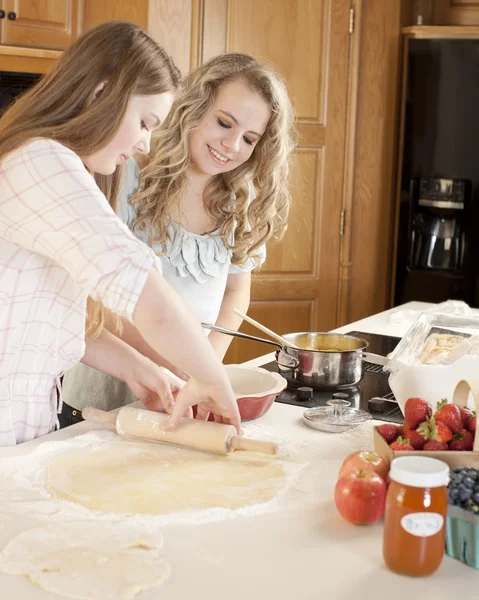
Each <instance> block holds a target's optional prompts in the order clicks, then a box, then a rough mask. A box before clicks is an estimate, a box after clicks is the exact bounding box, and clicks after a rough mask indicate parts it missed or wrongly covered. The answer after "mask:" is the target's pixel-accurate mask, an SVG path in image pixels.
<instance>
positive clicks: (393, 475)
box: [389, 456, 449, 488]
mask: <svg viewBox="0 0 479 600" xmlns="http://www.w3.org/2000/svg"><path fill="white" fill-rule="evenodd" d="M389 478H390V479H392V480H393V481H397V482H398V483H402V484H403V485H410V486H412V487H419V488H434V487H442V486H446V485H447V484H448V483H449V466H448V465H447V464H446V463H445V462H443V461H442V460H437V458H429V457H427V456H401V457H400V458H395V459H394V460H393V461H392V462H391V469H390V471H389Z"/></svg>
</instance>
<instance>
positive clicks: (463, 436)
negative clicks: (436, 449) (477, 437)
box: [449, 429, 474, 450]
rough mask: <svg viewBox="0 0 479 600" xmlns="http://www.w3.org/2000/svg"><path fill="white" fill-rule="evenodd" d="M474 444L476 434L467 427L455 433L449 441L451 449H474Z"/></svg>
mask: <svg viewBox="0 0 479 600" xmlns="http://www.w3.org/2000/svg"><path fill="white" fill-rule="evenodd" d="M473 445H474V436H473V435H472V433H471V432H470V431H467V429H462V430H461V431H460V432H459V433H455V434H454V435H453V437H452V440H451V441H450V442H449V450H472V447H473Z"/></svg>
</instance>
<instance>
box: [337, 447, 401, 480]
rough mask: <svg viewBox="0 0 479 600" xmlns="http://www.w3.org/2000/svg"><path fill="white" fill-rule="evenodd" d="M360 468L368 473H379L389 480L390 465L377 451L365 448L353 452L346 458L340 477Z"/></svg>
mask: <svg viewBox="0 0 479 600" xmlns="http://www.w3.org/2000/svg"><path fill="white" fill-rule="evenodd" d="M359 470H363V471H367V472H368V473H377V474H378V475H380V476H381V477H382V478H383V479H384V481H387V477H388V473H389V465H388V463H387V462H386V461H385V460H384V458H382V456H379V454H377V453H376V452H367V451H365V450H363V451H360V452H353V454H350V455H349V456H347V457H346V458H345V459H344V461H343V464H342V465H341V468H340V469H339V477H342V476H343V475H347V474H348V473H354V472H357V471H359Z"/></svg>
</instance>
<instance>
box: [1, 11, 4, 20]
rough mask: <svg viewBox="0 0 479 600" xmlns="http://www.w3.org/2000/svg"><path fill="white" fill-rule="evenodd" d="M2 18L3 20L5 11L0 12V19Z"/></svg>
mask: <svg viewBox="0 0 479 600" xmlns="http://www.w3.org/2000/svg"><path fill="white" fill-rule="evenodd" d="M4 18H5V11H4V10H0V19H4Z"/></svg>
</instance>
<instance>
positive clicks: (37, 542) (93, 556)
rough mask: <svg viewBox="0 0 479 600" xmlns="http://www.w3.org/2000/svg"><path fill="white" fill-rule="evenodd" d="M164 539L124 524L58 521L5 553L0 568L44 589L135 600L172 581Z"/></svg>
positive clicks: (89, 599) (90, 599) (91, 599)
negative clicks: (164, 556)
mask: <svg viewBox="0 0 479 600" xmlns="http://www.w3.org/2000/svg"><path fill="white" fill-rule="evenodd" d="M162 545H163V540H162V539H161V537H160V536H159V535H156V536H154V537H153V536H152V535H151V534H148V533H143V534H142V533H141V532H139V531H138V530H137V529H136V528H135V529H133V528H131V527H127V526H125V525H124V524H121V523H95V524H93V525H90V526H89V525H88V524H85V522H81V523H66V524H62V525H60V524H58V525H57V524H56V525H52V526H48V527H41V528H37V529H30V530H28V531H24V532H23V533H21V534H20V535H18V536H17V537H16V538H14V539H13V540H12V541H11V542H10V543H9V544H8V545H7V546H6V547H5V548H4V550H3V551H2V552H1V553H0V570H1V571H3V572H4V573H10V574H15V575H26V576H27V577H28V578H29V579H30V581H31V582H32V583H34V584H36V585H37V586H39V587H40V588H43V589H44V590H47V591H48V592H52V593H54V594H58V595H60V596H65V597H67V598H80V599H85V600H130V599H131V598H133V597H134V596H135V595H136V594H138V593H139V592H141V591H143V590H146V589H148V588H150V587H153V586H156V585H158V584H160V583H162V582H163V581H165V580H167V579H168V577H169V575H170V566H169V564H168V563H167V562H166V561H165V560H164V559H163V558H161V557H160V555H159V550H160V548H161V546H162Z"/></svg>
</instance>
